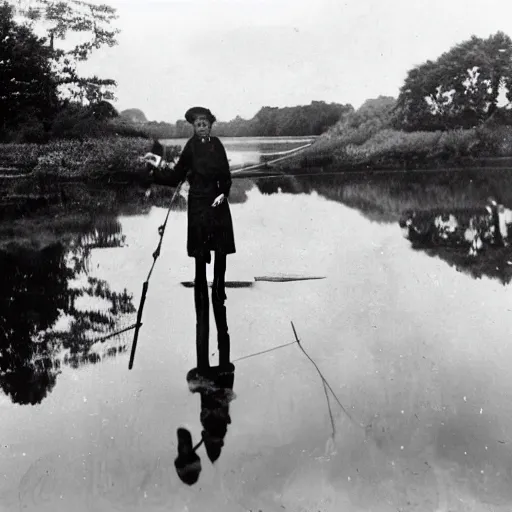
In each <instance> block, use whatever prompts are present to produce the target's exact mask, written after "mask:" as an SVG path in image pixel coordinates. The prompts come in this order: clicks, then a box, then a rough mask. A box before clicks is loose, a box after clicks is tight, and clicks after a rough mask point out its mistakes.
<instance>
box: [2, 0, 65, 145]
mask: <svg viewBox="0 0 512 512" xmlns="http://www.w3.org/2000/svg"><path fill="white" fill-rule="evenodd" d="M0 41H1V44H0V111H1V112H2V115H1V116H0V138H2V139H5V138H6V137H8V134H9V132H10V131H12V130H14V129H17V128H19V127H20V126H23V125H25V126H32V128H33V127H34V126H35V127H38V126H39V130H40V131H41V132H43V131H44V128H45V127H44V124H45V123H46V122H47V120H48V119H50V118H51V117H52V113H53V112H54V111H55V109H56V105H57V86H56V82H55V78H54V76H53V74H52V70H51V66H50V62H49V58H50V56H51V51H50V49H49V48H48V46H47V45H46V44H45V42H46V41H45V39H41V38H39V37H37V36H36V35H34V34H33V33H32V31H31V30H30V29H29V28H28V27H25V26H21V25H19V24H17V23H16V22H15V21H14V10H13V8H12V7H11V6H10V5H8V4H7V3H5V2H4V3H3V4H2V5H0Z"/></svg>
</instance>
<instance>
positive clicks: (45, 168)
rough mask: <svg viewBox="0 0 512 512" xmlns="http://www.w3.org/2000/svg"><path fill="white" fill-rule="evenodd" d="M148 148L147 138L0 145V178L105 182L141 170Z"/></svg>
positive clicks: (149, 143)
mask: <svg viewBox="0 0 512 512" xmlns="http://www.w3.org/2000/svg"><path fill="white" fill-rule="evenodd" d="M150 148H151V141H150V140H148V139H145V138H142V137H140V138H139V137H116V136H109V137H105V138H98V139H95V138H89V139H84V140H58V141H53V142H49V143H47V144H15V143H10V144H0V176H1V177H2V178H3V179H4V180H8V179H9V178H19V177H23V176H32V177H36V178H38V177H39V178H41V177H47V178H53V179H57V180H83V181H88V180H98V179H102V180H107V181H108V180H109V179H111V178H115V177H117V178H119V177H122V176H130V175H133V174H134V173H136V172H137V171H140V170H141V168H143V166H141V163H140V161H139V157H140V156H142V155H144V153H146V152H147V151H149V150H150Z"/></svg>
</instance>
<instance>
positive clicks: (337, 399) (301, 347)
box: [291, 322, 365, 428]
mask: <svg viewBox="0 0 512 512" xmlns="http://www.w3.org/2000/svg"><path fill="white" fill-rule="evenodd" d="M291 324H292V329H293V334H294V335H295V340H296V342H297V345H299V348H300V349H301V350H302V352H303V353H304V355H305V356H306V357H307V358H308V359H309V360H310V361H311V363H312V364H313V365H314V367H315V368H316V371H317V372H318V374H319V375H320V378H321V379H322V381H323V382H324V386H327V387H328V388H329V391H330V392H331V393H332V395H333V396H334V398H335V399H336V402H338V405H339V406H340V407H341V410H342V411H343V412H344V413H345V414H346V416H347V417H348V419H349V420H350V421H352V422H353V423H354V424H355V425H358V426H359V427H360V428H365V427H364V425H361V424H360V423H357V422H356V421H355V420H354V418H352V416H351V415H350V413H349V412H348V411H347V410H346V409H345V407H343V404H342V403H341V402H340V399H339V398H338V397H337V396H336V393H335V392H334V391H333V389H332V387H331V386H330V384H329V382H327V380H326V379H325V377H324V376H323V374H322V372H321V371H320V368H318V366H317V364H316V363H315V361H313V359H311V357H310V356H309V354H308V353H307V352H306V350H305V349H304V347H303V346H302V344H301V343H300V340H299V337H298V336H297V331H296V330H295V326H294V325H293V322H291Z"/></svg>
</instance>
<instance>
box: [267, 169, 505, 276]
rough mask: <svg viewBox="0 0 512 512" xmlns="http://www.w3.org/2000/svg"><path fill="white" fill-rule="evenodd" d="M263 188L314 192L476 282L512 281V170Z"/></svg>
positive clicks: (359, 176)
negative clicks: (392, 230) (392, 229)
mask: <svg viewBox="0 0 512 512" xmlns="http://www.w3.org/2000/svg"><path fill="white" fill-rule="evenodd" d="M257 187H258V189H259V190H260V192H261V193H263V194H275V193H279V192H280V193H288V194H310V193H311V192H313V191H314V192H316V193H317V194H318V195H320V196H322V197H325V198H327V199H330V200H332V201H336V202H339V203H342V204H344V205H345V206H348V207H349V208H354V209H356V210H358V211H359V212H361V214H362V215H364V216H365V217H366V218H367V219H369V220H371V221H372V222H377V223H380V224H389V223H397V224H399V225H400V226H401V227H402V228H403V230H404V232H405V236H406V237H407V238H408V239H409V240H410V241H411V244H412V247H413V248H414V249H416V250H421V251H424V252H425V253H427V254H429V255H431V256H437V257H440V258H442V259H443V260H444V261H446V262H447V263H448V264H449V265H451V266H453V267H454V268H456V269H457V270H458V271H461V272H465V273H467V274H468V275H470V276H471V277H473V278H475V279H477V278H481V277H483V276H487V277H490V278H493V279H498V280H499V281H501V282H502V283H503V284H508V283H509V282H510V281H511V280H512V250H511V248H510V245H509V244H510V239H511V235H512V229H511V226H512V210H511V209H510V208H508V207H507V205H508V206H512V176H511V175H510V174H509V173H508V172H506V171H504V172H501V171H499V170H489V172H476V171H475V172H468V173H466V174H463V173H461V172H443V171H439V172H428V173H427V172H411V173H396V172H395V173H376V174H372V173H371V172H369V173H365V172H357V173H343V174H330V175H329V174H326V175H322V174H319V175H311V176H285V175H283V176H278V177H271V178H262V179H259V180H257ZM490 196H491V197H495V198H499V201H498V200H491V199H490ZM500 203H501V204H500Z"/></svg>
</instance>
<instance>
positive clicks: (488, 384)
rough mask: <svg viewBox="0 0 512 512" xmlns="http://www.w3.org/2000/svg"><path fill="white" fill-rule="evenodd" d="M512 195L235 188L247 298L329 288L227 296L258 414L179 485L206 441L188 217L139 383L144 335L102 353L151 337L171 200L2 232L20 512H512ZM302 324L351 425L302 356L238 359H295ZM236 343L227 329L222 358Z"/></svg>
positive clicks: (241, 414) (240, 291) (63, 211)
mask: <svg viewBox="0 0 512 512" xmlns="http://www.w3.org/2000/svg"><path fill="white" fill-rule="evenodd" d="M511 185H512V182H511V181H510V178H508V176H507V175H506V173H504V174H501V175H498V174H496V173H494V171H491V172H489V173H488V174H485V175H471V176H470V175H464V176H463V175H458V176H456V177H454V176H453V175H450V176H448V175H444V174H442V173H439V174H438V175H432V174H429V175H415V176H406V175H399V176H390V175H388V176H383V175H380V176H373V177H372V176H364V177H358V178H355V177H349V176H317V177H309V178H294V177H283V178H280V179H264V178H263V179H259V180H235V181H234V188H233V194H232V200H231V208H232V215H233V219H234V227H235V236H236V242H237V248H238V252H237V253H236V254H235V255H233V256H230V257H229V258H228V270H227V278H228V280H252V279H253V278H254V277H255V276H264V275H268V274H274V273H279V272H282V273H288V274H300V275H321V276H324V277H325V279H322V280H316V281H298V282H288V283H272V282H261V281H257V282H255V283H254V284H253V286H252V287H250V288H228V289H227V294H228V300H227V302H226V306H227V314H228V323H229V329H230V333H231V343H232V360H233V361H234V364H235V367H236V370H235V377H234V386H233V391H234V394H235V396H234V399H233V400H232V401H231V402H229V411H226V410H225V409H224V413H223V414H224V416H223V418H224V424H225V426H227V433H226V435H225V438H224V446H223V448H222V452H221V455H220V458H219V459H218V460H217V461H216V462H215V464H212V463H211V462H210V460H209V459H208V456H207V454H206V452H205V449H204V446H202V447H200V448H199V449H198V451H197V454H198V455H199V457H200V458H201V465H202V471H201V473H200V476H199V480H198V482H197V483H196V484H195V485H192V486H188V485H185V484H184V483H182V482H181V480H180V479H179V478H178V476H177V474H176V470H175V466H174V460H175V458H176V456H177V438H176V430H177V428H179V427H182V426H183V427H186V428H187V429H189V431H190V432H191V434H192V437H193V441H194V443H197V442H198V441H199V439H200V438H201V431H202V429H203V427H202V425H201V416H200V414H201V400H200V396H199V394H197V393H195V394H193V393H191V392H190V391H189V388H188V384H187V380H186V376H187V372H188V371H189V370H190V369H192V368H193V367H194V366H195V346H194V340H195V314H194V306H193V291H192V290H191V289H188V288H185V287H184V286H182V285H181V284H180V283H181V281H187V280H192V279H193V260H191V259H190V258H188V257H187V255H186V251H185V239H186V213H185V211H184V210H183V206H184V205H181V206H180V209H179V210H177V211H173V212H172V214H171V216H170V219H169V223H168V226H167V231H166V235H165V238H164V242H163V246H162V253H161V256H160V258H159V259H158V260H157V263H156V267H155V270H154V272H153V275H152V277H151V280H150V284H149V291H148V295H147V300H146V304H145V308H144V315H143V319H142V321H143V326H142V328H141V331H140V337H139V342H138V346H137V353H136V357H135V365H134V368H133V369H132V370H131V371H129V370H128V359H129V352H130V348H131V340H132V336H133V331H128V332H126V333H124V334H121V335H119V336H116V337H114V338H110V339H107V340H106V341H104V342H101V341H95V340H97V339H98V338H100V337H101V336H105V335H107V334H109V333H111V332H112V331H114V330H116V329H119V328H121V327H124V326H130V325H131V324H132V323H133V322H134V321H135V312H134V309H135V307H137V306H138V303H139V298H140V293H141V287H142V283H143V281H144V280H145V279H146V276H147V272H148V270H149V268H150V266H151V263H152V252H153V250H154V249H155V247H156V245H157V242H158V233H157V228H158V226H159V225H160V224H161V223H162V221H163V219H164V217H165V213H166V210H165V208H164V207H163V205H165V204H166V201H168V197H169V193H168V192H167V191H163V190H161V189H160V190H159V189H156V188H155V189H154V191H153V194H152V196H151V197H150V198H149V199H144V191H143V190H133V191H126V190H123V191H121V190H105V189H102V190H91V189H86V188H79V189H77V188H71V187H70V188H68V189H66V190H65V192H66V197H67V198H68V199H67V201H68V202H67V204H66V205H65V207H62V206H60V207H57V206H56V207H53V209H52V208H50V209H49V210H48V211H46V210H45V211H40V212H38V213H35V214H32V217H26V218H24V219H13V220H11V221H9V223H8V224H7V223H5V222H4V223H2V224H1V226H0V229H1V231H0V234H1V240H2V246H1V247H2V250H1V252H0V254H1V264H2V272H1V277H0V279H1V280H2V286H1V287H0V290H1V294H2V295H1V300H2V313H1V314H0V321H1V324H0V336H1V338H0V339H1V340H2V346H1V357H0V371H1V373H0V386H1V388H2V390H3V395H2V397H1V398H0V407H1V413H2V427H1V433H2V436H1V437H2V440H1V452H0V510H2V511H3V510H6V511H10V510H16V511H17V510H23V511H32V510H33V511H36V510H37V511H52V512H55V511H68V510H76V511H86V510H87V511H89V510H90V511H100V512H101V511H111V510H122V511H127V510H134V511H138V510H144V511H160V510H162V511H163V510H165V511H180V512H181V511H183V512H184V511H190V512H191V511H204V510H212V511H217V510H218V511H227V512H231V511H244V510H245V511H249V510H253V511H257V510H261V511H264V512H267V511H282V510H288V511H290V510H291V511H308V512H309V511H318V510H321V511H322V512H323V511H329V512H330V511H332V512H338V511H363V510H364V511H367V510H373V511H390V512H391V511H394V512H396V511H397V510H400V511H448V510H450V511H466V510H472V511H484V510H485V511H487V510H488V511H490V510H492V511H498V510H499V511H509V510H510V507H511V503H512V485H511V484H512V451H511V446H512V444H511V443H512V406H511V405H510V404H511V403H512V401H511V398H512V381H511V380H510V369H509V368H510V364H511V363H512V346H511V345H510V343H509V339H510V332H511V331H512V316H511V315H512V313H511V311H512V295H511V290H510V278H511V273H509V271H508V268H509V267H511V265H512V250H511V249H510V248H509V247H508V245H506V243H507V241H508V239H507V235H506V232H505V236H504V237H503V239H504V240H503V241H504V243H503V244H502V245H498V243H497V242H496V240H495V238H496V230H494V231H493V230H492V227H493V225H492V222H491V220H490V216H489V215H488V213H486V212H487V210H485V206H486V205H488V197H489V196H491V195H494V197H495V198H496V200H497V202H498V204H501V205H504V206H505V207H510V206H511V205H512V200H511V199H512V186H511ZM509 191H510V192H509ZM166 194H167V195H166ZM93 200H94V201H93ZM418 212H419V213H418ZM461 212H462V213H461ZM506 212H507V210H506V209H505V210H501V218H502V221H503V219H504V221H503V222H502V227H503V226H504V227H505V228H507V229H508V227H507V222H508V220H507V219H508V217H507V216H506ZM450 214H452V215H453V216H454V218H455V219H456V220H457V219H458V221H457V222H458V224H457V226H459V228H458V231H457V228H452V227H453V225H454V223H453V219H451V220H450V217H449V215H450ZM411 219H412V220H411ZM418 219H419V220H418ZM436 219H437V220H436ZM439 219H441V220H442V219H445V221H443V222H445V223H442V222H441V221H440V220H439ZM446 219H448V220H446ZM472 219H473V220H472ZM448 224H449V225H448ZM470 225H471V226H473V228H474V232H473V231H472V232H471V233H472V238H471V237H470V236H469V235H468V233H469V232H468V229H469V226H470ZM447 226H448V227H447ZM450 226H452V227H450ZM403 228H407V229H408V231H407V230H406V233H405V235H406V236H404V232H403V231H404V229H403ZM445 232H447V233H449V236H444V233H445ZM414 233H420V234H422V236H421V237H418V236H416V238H414V236H415V235H414ZM489 233H491V234H489ZM413 235H414V236H413ZM478 237H480V238H478ZM478 239H480V240H481V242H480V243H477V242H475V240H478ZM500 243H501V242H500ZM472 248H474V251H473V253H472V252H471V251H472ZM209 272H211V269H210V270H209ZM291 321H293V322H294V325H295V327H296V329H297V333H298V335H299V338H300V340H301V343H302V345H303V347H304V348H305V350H306V351H307V353H308V354H309V355H310V357H311V358H312V359H313V360H314V361H315V363H316V364H317V365H318V367H319V368H320V369H321V371H322V373H323V375H324V377H325V379H326V380H327V381H328V383H329V385H330V386H331V388H332V390H333V391H334V392H335V393H336V395H337V397H338V399H339V401H340V402H341V404H342V405H343V408H344V409H342V408H341V407H340V405H338V403H337V402H336V400H335V399H334V397H333V396H332V394H330V393H329V395H328V396H329V406H330V408H331V409H332V415H333V420H332V421H331V418H330V415H329V407H328V402H327V399H326V394H325V392H324V387H323V384H322V380H321V378H320V376H319V375H318V373H317V372H316V370H315V367H314V366H313V364H312V363H311V362H310V361H309V359H308V358H307V357H306V356H305V355H304V353H303V352H302V351H301V350H300V347H299V346H298V345H297V344H293V345H290V346H287V347H284V348H280V349H278V350H275V351H273V352H267V353H264V354H261V355H258V356H255V357H250V358H246V359H241V360H239V359H240V358H244V357H245V356H247V355H250V354H254V353H257V352H260V351H265V350H267V349H270V348H273V347H276V346H279V345H283V344H286V343H290V342H293V341H294V335H293V331H292V328H291V323H290V322H291ZM214 341H215V327H214V324H213V318H212V328H211V341H210V343H211V350H210V352H211V355H212V361H213V362H216V356H217V354H216V346H215V342H214ZM228 413H229V420H230V421H229V422H228V421H227V419H228V418H227V414H228ZM333 428H334V434H333Z"/></svg>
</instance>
